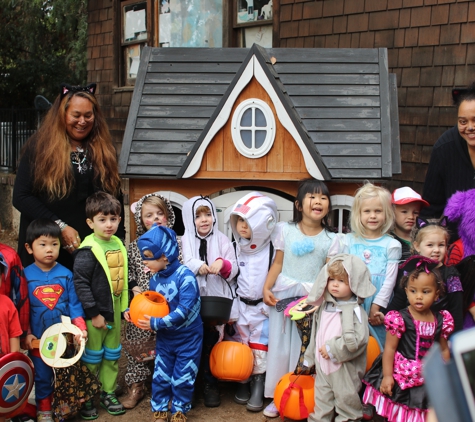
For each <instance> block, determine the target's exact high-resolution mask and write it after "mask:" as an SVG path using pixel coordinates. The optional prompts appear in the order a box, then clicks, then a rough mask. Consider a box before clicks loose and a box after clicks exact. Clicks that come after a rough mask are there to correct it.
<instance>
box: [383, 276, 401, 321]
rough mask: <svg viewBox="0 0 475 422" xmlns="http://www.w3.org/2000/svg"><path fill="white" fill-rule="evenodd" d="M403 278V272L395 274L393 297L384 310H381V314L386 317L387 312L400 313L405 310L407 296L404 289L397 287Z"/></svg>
mask: <svg viewBox="0 0 475 422" xmlns="http://www.w3.org/2000/svg"><path fill="white" fill-rule="evenodd" d="M402 276H403V270H399V271H398V273H397V278H396V284H395V286H394V295H393V298H392V299H391V301H390V302H389V304H388V307H387V308H386V309H381V312H383V313H384V315H386V314H387V313H388V312H389V311H400V310H401V309H404V308H407V296H406V292H405V291H404V289H403V288H402V287H401V286H400V285H399V284H400V281H401V278H402Z"/></svg>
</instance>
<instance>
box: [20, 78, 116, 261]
mask: <svg viewBox="0 0 475 422" xmlns="http://www.w3.org/2000/svg"><path fill="white" fill-rule="evenodd" d="M95 91H96V84H90V85H88V86H85V87H82V86H70V85H67V84H62V85H61V93H60V94H59V95H58V97H57V98H56V100H55V102H54V104H53V106H52V107H51V109H50V110H49V112H48V114H47V115H46V116H45V119H44V122H43V124H42V125H41V127H40V128H39V130H38V131H37V132H36V133H35V134H34V135H33V136H32V137H31V138H30V139H29V140H28V142H27V143H26V145H25V147H24V150H23V154H22V157H21V160H20V164H19V166H18V171H17V175H16V179H15V186H14V190H13V205H14V206H15V208H17V209H18V210H19V211H20V212H21V220H20V233H19V239H18V253H19V255H20V257H21V260H22V262H23V265H24V266H26V265H29V264H30V263H31V262H33V261H32V259H31V258H30V256H29V255H28V254H27V253H26V250H25V247H24V244H25V234H26V228H27V227H28V225H29V224H30V222H31V221H32V220H34V219H36V218H48V219H50V220H53V221H55V222H56V224H58V225H59V227H60V228H61V236H62V250H61V253H60V255H59V258H58V262H60V263H61V264H63V265H65V266H66V267H68V268H69V269H72V263H73V260H72V256H71V253H72V252H73V251H74V250H75V249H77V248H78V247H79V245H80V243H81V240H82V239H83V238H84V237H86V236H87V235H88V234H90V233H91V230H90V228H89V227H88V226H87V224H86V215H85V203H86V198H87V197H88V196H90V195H91V194H93V193H94V192H96V191H99V190H103V191H106V192H108V193H110V194H112V195H114V196H116V197H117V198H119V200H121V202H122V195H121V191H120V177H119V171H118V165H117V155H116V150H115V148H114V145H113V144H112V139H111V135H110V133H109V129H108V127H107V123H106V121H105V118H104V116H103V114H102V112H101V110H100V107H99V104H98V102H97V99H96V98H95V96H94V93H95ZM124 235H125V231H124V225H123V223H121V225H120V226H119V231H118V236H119V237H121V238H123V237H124Z"/></svg>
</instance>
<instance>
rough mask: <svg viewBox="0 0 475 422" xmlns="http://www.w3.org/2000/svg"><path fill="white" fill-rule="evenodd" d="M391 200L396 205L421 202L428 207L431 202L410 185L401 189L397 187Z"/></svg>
mask: <svg viewBox="0 0 475 422" xmlns="http://www.w3.org/2000/svg"><path fill="white" fill-rule="evenodd" d="M391 202H392V203H393V204H394V205H405V204H409V203H411V202H420V203H421V204H422V206H423V207H428V206H429V203H428V202H427V201H424V200H423V199H422V196H421V195H419V194H418V193H417V192H416V191H415V190H413V189H411V188H410V187H409V186H404V187H402V188H399V189H395V190H394V192H393V194H392V195H391Z"/></svg>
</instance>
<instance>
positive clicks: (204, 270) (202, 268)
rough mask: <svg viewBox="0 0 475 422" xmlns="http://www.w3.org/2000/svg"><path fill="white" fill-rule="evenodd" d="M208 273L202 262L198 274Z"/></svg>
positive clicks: (207, 268)
mask: <svg viewBox="0 0 475 422" xmlns="http://www.w3.org/2000/svg"><path fill="white" fill-rule="evenodd" d="M208 273H209V267H208V266H207V265H206V264H203V265H202V266H201V267H200V269H199V270H198V274H199V275H206V274H208Z"/></svg>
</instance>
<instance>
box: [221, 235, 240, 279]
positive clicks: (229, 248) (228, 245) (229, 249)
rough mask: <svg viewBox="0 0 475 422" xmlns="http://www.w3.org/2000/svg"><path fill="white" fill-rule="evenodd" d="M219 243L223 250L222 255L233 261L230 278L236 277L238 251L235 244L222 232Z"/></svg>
mask: <svg viewBox="0 0 475 422" xmlns="http://www.w3.org/2000/svg"><path fill="white" fill-rule="evenodd" d="M219 243H220V247H219V248H220V252H221V256H220V257H221V258H223V259H225V260H227V261H229V262H230V263H231V273H230V274H229V277H228V280H232V279H233V278H234V277H236V275H237V273H238V265H237V261H236V251H235V250H234V246H233V244H232V242H231V241H230V240H229V238H228V237H227V236H226V235H225V234H224V233H220V236H219Z"/></svg>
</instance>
